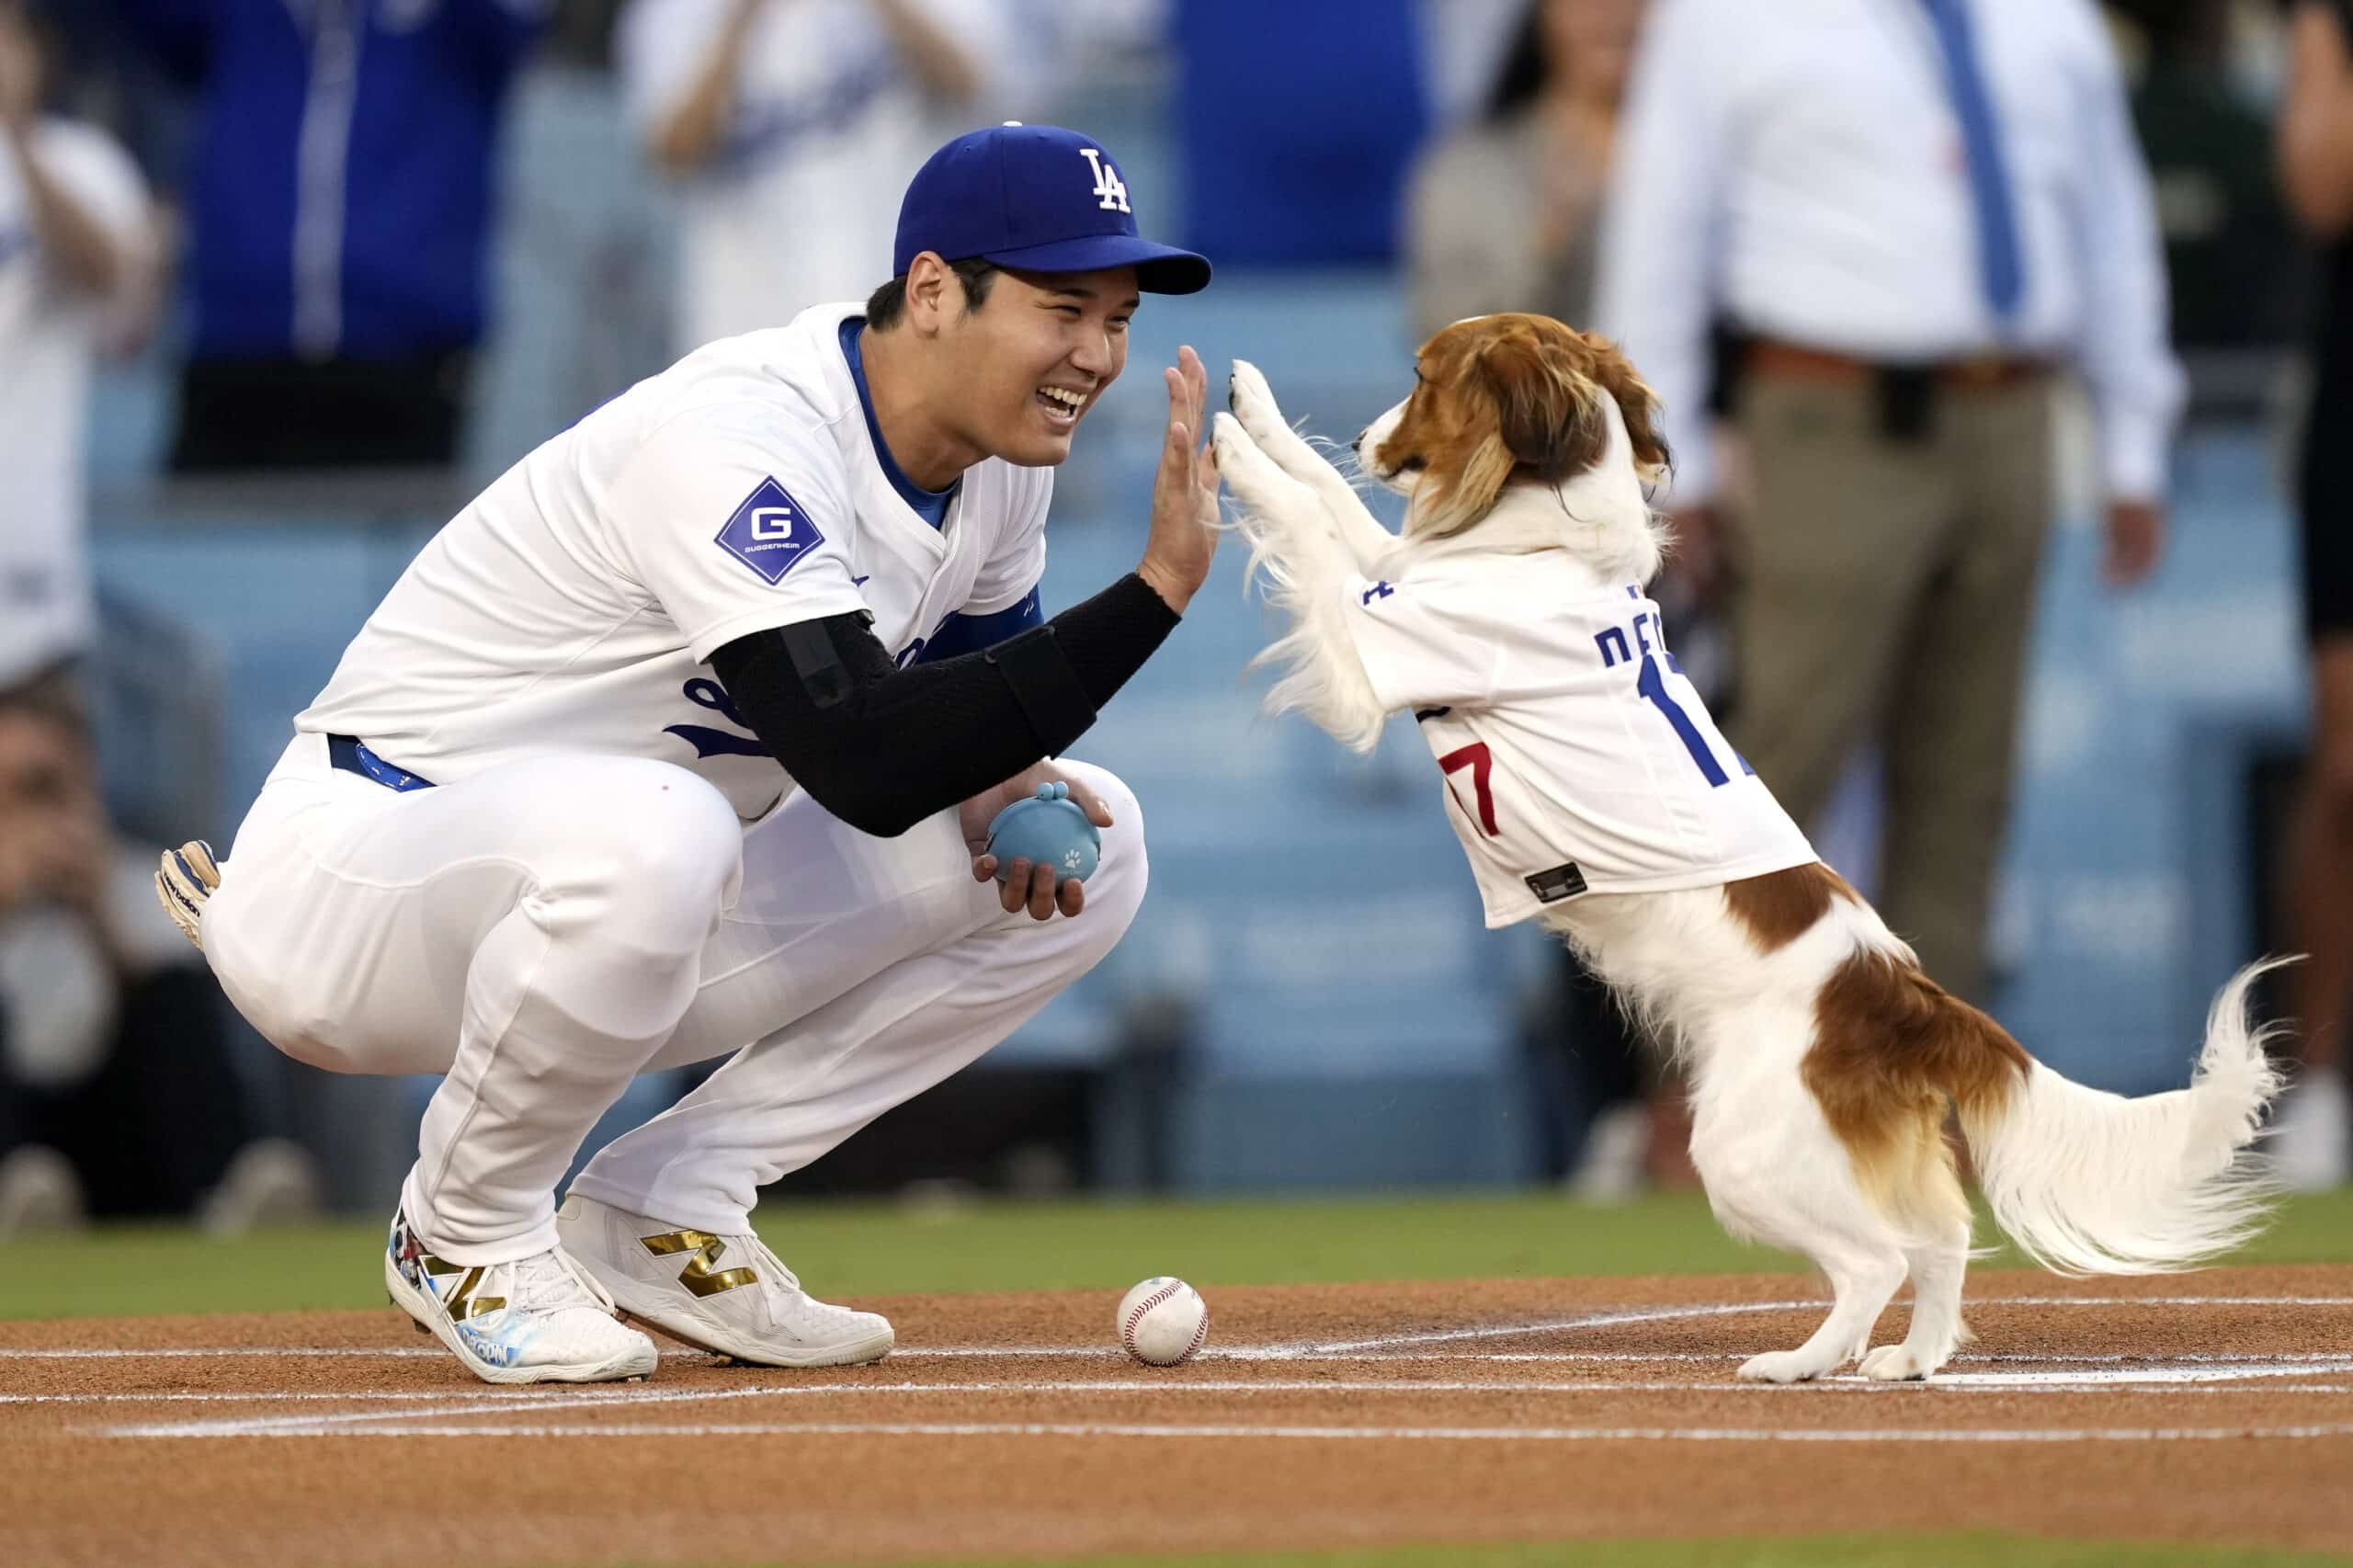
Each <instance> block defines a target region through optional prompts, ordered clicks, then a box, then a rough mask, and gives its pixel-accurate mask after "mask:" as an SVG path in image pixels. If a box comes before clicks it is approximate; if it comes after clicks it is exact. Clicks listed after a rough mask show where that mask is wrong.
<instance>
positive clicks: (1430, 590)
mask: <svg viewBox="0 0 2353 1568" xmlns="http://www.w3.org/2000/svg"><path fill="white" fill-rule="evenodd" d="M1340 593H1341V605H1340V615H1341V619H1342V622H1343V623H1344V624H1345V625H1346V626H1347V629H1348V636H1349V639H1350V641H1351V642H1354V644H1355V645H1356V652H1357V658H1358V661H1359V662H1360V663H1361V664H1362V665H1364V672H1365V674H1366V676H1369V677H1370V679H1371V681H1372V690H1373V695H1374V696H1375V697H1377V698H1379V699H1380V700H1381V706H1382V707H1383V708H1385V709H1387V710H1389V711H1391V712H1392V713H1393V712H1397V711H1399V710H1404V709H1422V708H1452V707H1477V706H1479V705H1481V704H1482V703H1484V702H1486V701H1489V700H1491V699H1493V697H1494V695H1495V679H1496V669H1497V666H1498V665H1499V663H1500V661H1501V658H1502V654H1503V649H1504V646H1505V638H1504V636H1503V635H1502V632H1503V630H1504V629H1502V628H1499V627H1498V626H1497V625H1495V619H1496V617H1495V612H1494V611H1493V610H1490V609H1487V608H1485V607H1484V606H1483V603H1482V597H1483V596H1482V595H1481V594H1480V593H1479V591H1478V590H1477V589H1476V588H1475V587H1473V586H1472V585H1465V584H1460V583H1452V582H1449V581H1447V580H1446V579H1443V578H1435V577H1428V578H1420V579H1415V578H1406V579H1404V580H1402V581H1399V582H1394V583H1392V582H1387V581H1383V580H1380V579H1375V578H1369V577H1350V578H1349V579H1348V580H1347V582H1346V583H1345V584H1343V585H1342V586H1341V589H1340Z"/></svg>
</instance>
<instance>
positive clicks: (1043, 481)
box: [958, 469, 1054, 616]
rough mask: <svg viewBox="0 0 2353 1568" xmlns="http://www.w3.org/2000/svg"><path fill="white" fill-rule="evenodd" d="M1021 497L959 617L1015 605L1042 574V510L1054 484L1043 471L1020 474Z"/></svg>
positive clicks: (983, 613) (1043, 544)
mask: <svg viewBox="0 0 2353 1568" xmlns="http://www.w3.org/2000/svg"><path fill="white" fill-rule="evenodd" d="M1017 483H1019V484H1021V485H1022V486H1023V491H1022V498H1021V499H1020V500H1018V501H1017V502H1016V504H1015V515H1014V517H1013V519H1012V521H1011V522H1009V523H1008V524H1007V525H1006V530H1005V533H1004V536H1003V537H1002V538H1000V539H999V540H998V541H997V547H996V549H995V551H991V552H990V554H989V558H988V559H987V560H986V561H983V562H981V569H980V571H979V573H978V574H975V575H974V577H973V578H972V592H971V593H970V594H969V595H967V596H966V597H965V599H964V604H963V608H961V610H959V611H958V613H959V614H961V615H972V616H989V615H995V613H996V612H997V611H999V610H1002V609H1010V608H1013V607H1014V606H1016V605H1017V604H1019V603H1020V602H1021V601H1022V600H1023V599H1024V598H1026V597H1029V594H1030V593H1031V592H1032V591H1033V590H1035V589H1036V588H1037V586H1038V585H1039V584H1040V582H1042V581H1043V580H1044V578H1045V575H1046V509H1047V507H1048V506H1050V505H1051V502H1052V500H1053V495H1054V482H1053V479H1052V477H1051V474H1050V473H1049V472H1048V471H1046V470H1044V469H1031V470H1024V471H1020V472H1019V477H1018V479H1017Z"/></svg>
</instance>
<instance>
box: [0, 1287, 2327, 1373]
mask: <svg viewBox="0 0 2353 1568" xmlns="http://www.w3.org/2000/svg"><path fill="white" fill-rule="evenodd" d="M1899 1304H1900V1303H1899ZM1827 1306H1828V1303H1827V1302H1826V1301H1821V1300H1811V1301H1733V1302H1712V1303H1710V1304H1707V1305H1702V1306H1661V1307H1643V1308H1629V1309H1627V1310H1624V1311H1617V1312H1592V1313H1586V1314H1585V1315H1583V1316H1581V1317H1574V1318H1562V1319H1557V1320H1553V1321H1550V1322H1544V1323H1534V1324H1492V1325H1486V1326H1482V1327H1477V1328H1462V1329H1448V1330H1444V1331H1439V1332H1433V1333H1426V1334H1398V1335H1377V1336H1374V1337H1370V1338H1366V1339H1352V1340H1326V1341H1313V1340H1309V1341H1296V1342H1291V1343H1285V1344H1275V1345H1245V1346H1211V1348H1208V1349H1206V1350H1204V1351H1202V1353H1201V1359H1203V1360H1223V1361H1259V1360H1318V1359H1325V1360H1346V1359H1352V1358H1355V1357H1357V1356H1358V1355H1360V1354H1361V1353H1363V1352H1365V1351H1370V1350H1388V1349H1402V1348H1403V1347H1404V1346H1415V1345H1440V1344H1466V1343H1469V1342H1472V1341H1474V1340H1482V1339H1506V1338H1518V1337H1524V1336H1526V1335H1531V1334H1559V1333H1567V1332H1572V1331H1574V1330H1578V1329H1587V1328H1608V1327H1614V1326H1617V1325H1620V1324H1643V1323H1675V1322H1683V1321H1689V1320H1692V1319H1696V1318H1711V1317H1733V1316H1740V1315H1744V1314H1747V1313H1753V1312H1801V1311H1806V1310H1813V1311H1816V1312H1820V1311H1824V1310H1825V1309H1826V1308H1827ZM2006 1306H2015V1307H2116V1306H2162V1307H2230V1306H2241V1307H2353V1296H1985V1297H1980V1298H1976V1299H1973V1300H1972V1301H1970V1302H1969V1308H1970V1310H1971V1311H1972V1312H1975V1311H1982V1310H1984V1309H1985V1308H1988V1307H2006ZM447 1354H448V1352H447V1351H445V1350H442V1349H441V1348H439V1347H438V1346H356V1345H350V1346H325V1347H314V1346H215V1347H209V1348H188V1347H172V1348H162V1349H134V1348H127V1347H122V1346H78V1347H68V1348H56V1349H47V1348H28V1347H19V1346H0V1360H81V1359H90V1360H116V1359H120V1360H143V1359H149V1358H188V1357H198V1358H202V1357H273V1356H274V1357H286V1358H293V1359H310V1358H317V1357H385V1358H394V1359H405V1358H413V1357H415V1358H439V1357H444V1356H446V1355H447ZM992 1356H1007V1357H1010V1356H1024V1357H1050V1358H1051V1357H1060V1358H1079V1359H1095V1360H1114V1359H1118V1358H1120V1351H1119V1350H1118V1349H1116V1348H1114V1347H1109V1346H1105V1347H1101V1348H1096V1347H1081V1346H1063V1345H963V1346H904V1347H902V1348H900V1349H897V1350H894V1351H892V1357H893V1358H899V1359H915V1358H926V1357H943V1358H945V1357H982V1358H986V1357H992ZM663 1357H664V1358H665V1360H666V1359H673V1358H676V1359H682V1360H689V1361H694V1360H702V1361H707V1360H709V1359H710V1358H709V1357H707V1356H705V1355H704V1354H703V1353H702V1352H700V1351H695V1350H665V1351H664V1352H663ZM1491 1358H1493V1359H1497V1360H1505V1359H1537V1358H1542V1359H1570V1358H1589V1359H1595V1360H1615V1359H1624V1360H1631V1361H1645V1360H1649V1361H1658V1360H1670V1359H1683V1358H1698V1359H1706V1360H1713V1359H1716V1357H1714V1356H1713V1355H1707V1354H1695V1353H1690V1352H1681V1353H1678V1352H1659V1351H1650V1352H1641V1351H1584V1352H1574V1351H1569V1352H1563V1351H1552V1352H1545V1351H1528V1352H1518V1353H1512V1352H1496V1353H1493V1355H1492V1357H1491ZM1400 1359H1404V1358H1402V1357H1401V1358H1400ZM1449 1359H1451V1358H1449ZM1735 1359H1736V1358H1735ZM1964 1359H1966V1358H1964ZM2027 1359H2030V1360H2047V1361H2059V1360H2064V1359H2067V1358H2063V1357H2056V1356H2052V1357H2029V1358H2027ZM2166 1359H2179V1360H2187V1359H2192V1358H2191V1357H2187V1356H2184V1357H2168V1358H2166Z"/></svg>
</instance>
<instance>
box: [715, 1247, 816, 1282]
mask: <svg viewBox="0 0 2353 1568" xmlns="http://www.w3.org/2000/svg"><path fill="white" fill-rule="evenodd" d="M727 1240H728V1244H729V1245H730V1246H736V1245H741V1246H743V1247H745V1250H746V1251H749V1252H753V1253H756V1254H758V1255H759V1258H760V1261H761V1262H763V1263H765V1264H767V1266H768V1267H770V1268H772V1269H774V1270H775V1271H776V1272H775V1273H774V1275H772V1276H769V1278H776V1279H779V1280H782V1281H783V1282H784V1285H785V1287H786V1289H788V1290H801V1276H799V1275H798V1274H795V1273H794V1272H792V1270H791V1269H790V1268H787V1267H785V1266H784V1259H782V1258H780V1257H779V1256H777V1255H776V1254H774V1253H773V1252H770V1251H769V1250H768V1244H767V1243H766V1242H764V1241H762V1240H760V1238H759V1237H757V1236H730V1237H728V1238H727ZM801 1294H803V1295H807V1294H808V1292H807V1291H805V1290H802V1291H801Z"/></svg>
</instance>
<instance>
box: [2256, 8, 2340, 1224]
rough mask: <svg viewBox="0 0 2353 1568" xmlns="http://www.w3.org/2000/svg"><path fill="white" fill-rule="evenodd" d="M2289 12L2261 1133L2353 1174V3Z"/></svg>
mask: <svg viewBox="0 0 2353 1568" xmlns="http://www.w3.org/2000/svg"><path fill="white" fill-rule="evenodd" d="M2290 60H2291V69H2290V76H2289V82H2288V94H2287V98H2286V101H2285V102H2284V103H2283V104H2282V105H2281V108H2280V115H2279V176H2280V184H2281V187H2282V188H2283V189H2284V190H2285V192H2286V194H2287V198H2288V204H2289V207H2290V210H2292V211H2293V212H2294V213H2295V215H2296V218H2297V220H2298V222H2301V223H2302V225H2303V226H2304V227H2305V228H2306V229H2307V230H2308V231H2310V232H2311V233H2312V234H2313V236H2314V237H2315V238H2316V239H2318V240H2319V241H2320V242H2321V244H2322V245H2323V246H2324V247H2325V255H2324V259H2323V271H2322V277H2321V293H2320V301H2319V310H2318V312H2317V315H2316V319H2315V321H2314V324H2313V337H2312V358H2313V387H2312V398H2311V403H2310V404H2309V406H2308V408H2307V410H2306V415H2305V424H2304V437H2303V460H2302V472H2301V474H2300V476H2299V483H2298V495H2297V512H2298V516H2299V519H2300V521H2301V523H2302V535H2303V581H2304V633H2305V636H2306V637H2307V638H2308V639H2309V640H2310V642H2311V646H2312V702H2313V733H2312V748H2311V763H2310V766H2309V768H2308V770H2307V774H2306V778H2305V786H2304V790H2305V794H2304V801H2303V806H2302V812H2300V814H2299V817H2298V820H2297V823H2296V826H2295V829H2294V834H2295V836H2294V838H2293V839H2292V841H2291V842H2292V845H2293V852H2292V853H2291V854H2290V858H2289V865H2288V885H2287V903H2288V908H2287V910H2286V914H2287V916H2288V920H2287V927H2288V931H2289V938H2288V940H2289V946H2290V947H2291V948H2293V949H2297V950H2299V951H2302V952H2303V953H2305V954H2308V955H2309V957H2308V958H2307V959H2306V960H2305V961H2304V962H2303V963H2302V964H2299V965H2297V966H2296V967H2295V968H2294V969H2292V970H2290V971H2288V977H2287V978H2288V984H2289V985H2290V987H2291V988H2292V989H2291V991H2290V995H2291V997H2292V999H2293V1000H2292V1008H2293V1011H2294V1013H2295V1016H2296V1017H2297V1018H2298V1019H2299V1020H2300V1021H2301V1023H2302V1028H2303V1035H2304V1071H2303V1074H2302V1081H2301V1082H2299V1083H2298V1084H2297V1085H2295V1086H2294V1088H2293V1089H2292V1090H2291V1091H2290V1096H2289V1098H2288V1101H2287V1103H2286V1104H2285V1105H2284V1106H2283V1107H2282V1108H2281V1109H2280V1111H2279V1119H2278V1122H2277V1124H2276V1131H2274V1133H2273V1135H2272V1138H2271V1140H2270V1142H2269V1148H2270V1151H2271V1153H2272V1157H2273V1160H2274V1164H2275V1168H2276V1169H2277V1171H2278V1173H2279V1179H2281V1180H2282V1181H2283V1182H2285V1183H2287V1184H2288V1185H2290V1186H2291V1187H2300V1188H2316V1187H2335V1186H2337V1185H2338V1184H2340V1183H2342V1182H2344V1181H2346V1180H2347V1178H2348V1177H2353V1106H2348V1103H2347V1092H2346V1074H2345V1066H2344V1041H2345V1004H2346V998H2347V993H2348V991H2353V3H2348V0H2298V3H2296V4H2295V5H2293V6H2291V8H2290Z"/></svg>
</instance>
